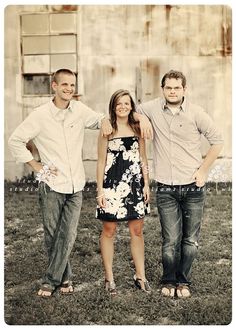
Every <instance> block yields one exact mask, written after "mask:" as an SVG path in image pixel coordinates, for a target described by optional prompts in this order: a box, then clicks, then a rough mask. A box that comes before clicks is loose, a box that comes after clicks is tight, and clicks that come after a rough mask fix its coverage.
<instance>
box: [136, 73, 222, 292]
mask: <svg viewBox="0 0 236 330" xmlns="http://www.w3.org/2000/svg"><path fill="white" fill-rule="evenodd" d="M161 87H162V90H163V98H157V99H154V100H151V101H149V102H147V103H143V104H141V105H140V106H139V107H138V111H139V112H140V113H142V114H145V115H146V116H147V117H148V118H149V120H150V121H151V123H152V126H153V131H154V140H153V162H154V179H155V181H156V188H157V189H156V190H157V207H158V212H159V216H160V222H161V227H162V237H163V243H162V264H163V276H162V280H161V282H162V290H161V292H162V295H164V296H169V297H173V296H174V295H175V294H177V296H178V297H190V295H191V293H190V284H191V282H190V273H191V266H192V263H193V260H194V259H195V257H196V254H197V250H198V239H199V232H200V226H201V219H202V215H203V205H204V200H205V181H206V178H207V173H208V170H209V167H210V166H211V165H212V163H213V162H214V161H215V159H216V158H217V156H218V155H219V153H220V151H221V148H222V145H223V140H222V136H221V134H220V133H219V131H218V129H217V127H216V126H215V124H214V123H213V121H212V119H211V118H210V116H209V115H208V114H207V113H206V112H205V111H204V110H203V109H202V108H201V107H200V106H198V105H195V104H192V103H190V102H189V101H188V100H187V99H186V97H185V90H186V78H185V76H184V75H183V73H182V72H178V71H174V70H171V71H169V72H167V73H166V74H165V75H164V77H163V78H162V81H161ZM201 135H204V136H205V137H206V139H207V140H208V142H209V144H210V148H209V150H208V152H207V154H206V157H205V158H204V160H203V159H202V155H201V150H200V146H201Z"/></svg>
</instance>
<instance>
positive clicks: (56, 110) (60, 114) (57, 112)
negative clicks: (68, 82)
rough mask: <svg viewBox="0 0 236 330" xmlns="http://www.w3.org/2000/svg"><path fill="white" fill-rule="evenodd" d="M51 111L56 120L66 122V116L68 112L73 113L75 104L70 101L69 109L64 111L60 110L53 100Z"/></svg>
mask: <svg viewBox="0 0 236 330" xmlns="http://www.w3.org/2000/svg"><path fill="white" fill-rule="evenodd" d="M50 110H51V113H52V115H53V117H54V118H55V119H56V120H64V118H65V114H66V112H67V111H70V112H73V110H74V109H73V102H72V101H70V103H69V105H68V107H67V108H66V109H65V110H63V109H59V108H58V107H56V106H55V104H54V102H53V99H52V100H51V103H50Z"/></svg>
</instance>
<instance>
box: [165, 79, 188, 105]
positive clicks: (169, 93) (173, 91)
mask: <svg viewBox="0 0 236 330" xmlns="http://www.w3.org/2000/svg"><path fill="white" fill-rule="evenodd" d="M184 93H185V88H183V86H182V80H181V79H174V78H171V79H169V78H167V79H166V80H165V86H164V87H163V95H164V97H165V99H166V102H167V104H169V105H179V104H181V103H182V100H183V96H184Z"/></svg>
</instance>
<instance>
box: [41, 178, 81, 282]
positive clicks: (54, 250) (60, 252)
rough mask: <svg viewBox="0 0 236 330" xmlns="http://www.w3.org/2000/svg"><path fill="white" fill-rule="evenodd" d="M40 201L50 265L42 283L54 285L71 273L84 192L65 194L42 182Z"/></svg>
mask: <svg viewBox="0 0 236 330" xmlns="http://www.w3.org/2000/svg"><path fill="white" fill-rule="evenodd" d="M39 203H40V207H41V210H42V216H43V227H44V237H45V245H46V249H47V253H48V268H47V270H46V272H45V274H44V276H43V283H47V284H49V285H50V286H51V287H52V288H53V289H54V288H55V287H57V286H59V285H60V284H61V283H62V282H64V281H67V280H70V278H71V276H72V270H71V266H70V262H69V256H70V253H71V250H72V248H73V245H74V242H75V239H76V234H77V226H78V221H79V217H80V210H81V205H82V192H81V191H78V192H76V193H73V194H62V193H58V192H55V191H53V190H51V188H50V187H49V186H48V185H47V184H46V183H44V182H41V183H40V184H39Z"/></svg>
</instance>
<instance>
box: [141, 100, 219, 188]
mask: <svg viewBox="0 0 236 330" xmlns="http://www.w3.org/2000/svg"><path fill="white" fill-rule="evenodd" d="M137 111H138V112H140V113H143V114H145V115H146V116H147V117H148V118H149V119H150V121H151V123H152V126H153V130H154V139H153V165H154V179H155V180H156V181H158V182H161V183H164V184H168V185H183V184H189V183H192V182H193V181H194V180H193V178H192V176H193V174H194V172H195V171H196V170H197V169H198V168H199V167H200V165H201V164H202V154H201V149H200V147H201V134H203V135H204V136H205V137H206V139H207V140H208V141H209V143H210V145H213V144H221V143H223V139H222V136H221V133H220V132H219V130H218V129H217V127H216V125H215V124H214V122H213V121H212V119H211V118H210V116H209V115H208V114H207V113H206V112H205V111H204V110H203V109H202V108H201V107H200V106H198V105H195V104H192V103H190V102H188V101H187V100H186V99H184V102H183V103H182V105H181V107H180V110H179V111H178V112H177V113H175V114H173V113H172V112H171V110H170V109H169V108H168V107H167V106H166V103H165V100H164V99H163V98H157V99H154V100H151V101H149V102H146V103H143V104H140V105H139V106H138V107H137Z"/></svg>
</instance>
